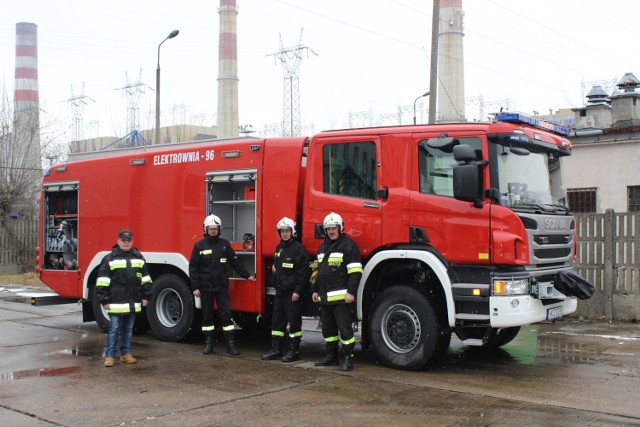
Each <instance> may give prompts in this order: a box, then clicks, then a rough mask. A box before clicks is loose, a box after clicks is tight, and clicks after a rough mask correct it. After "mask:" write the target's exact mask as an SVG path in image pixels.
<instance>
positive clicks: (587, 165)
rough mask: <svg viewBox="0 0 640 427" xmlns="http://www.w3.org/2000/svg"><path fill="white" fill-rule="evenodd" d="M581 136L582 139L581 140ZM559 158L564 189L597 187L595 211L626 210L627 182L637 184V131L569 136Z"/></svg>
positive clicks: (639, 160)
mask: <svg viewBox="0 0 640 427" xmlns="http://www.w3.org/2000/svg"><path fill="white" fill-rule="evenodd" d="M581 139H583V142H580V140H581ZM571 143H572V149H573V152H572V155H571V156H569V157H564V158H563V159H562V166H563V169H564V182H565V189H567V190H570V189H576V188H596V199H597V202H596V203H597V212H598V213H604V211H605V210H606V209H613V210H614V211H616V212H626V211H627V186H630V185H640V172H639V171H640V168H639V166H638V165H640V133H636V134H622V135H615V134H614V135H600V136H598V137H595V138H594V137H591V138H590V141H589V142H584V138H572V139H571Z"/></svg>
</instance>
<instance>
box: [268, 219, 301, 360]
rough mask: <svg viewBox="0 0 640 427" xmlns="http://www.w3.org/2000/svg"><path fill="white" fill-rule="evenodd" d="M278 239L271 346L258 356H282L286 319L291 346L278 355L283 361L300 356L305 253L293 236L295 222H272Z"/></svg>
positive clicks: (284, 220)
mask: <svg viewBox="0 0 640 427" xmlns="http://www.w3.org/2000/svg"><path fill="white" fill-rule="evenodd" d="M276 231H277V232H278V235H279V236H280V239H281V240H280V243H279V244H278V246H277V247H276V252H275V259H274V262H273V266H272V267H271V271H272V273H273V283H274V287H275V289H276V295H275V297H274V301H273V317H272V318H271V350H269V352H267V353H265V354H263V355H262V357H261V359H262V360H275V359H277V358H279V357H280V356H282V341H283V339H284V337H285V333H286V327H287V323H289V338H290V340H291V348H290V350H289V352H288V353H287V354H286V355H284V356H282V359H281V360H282V361H283V362H285V363H288V362H293V361H296V360H298V359H300V340H301V339H302V311H301V307H300V305H301V299H300V296H301V295H302V292H303V291H304V288H305V287H306V286H307V281H308V278H309V272H310V270H309V254H308V253H307V250H306V249H305V248H304V246H302V243H300V242H299V241H297V240H296V239H294V237H295V236H296V223H295V222H294V221H293V220H292V219H290V218H287V217H284V218H282V219H281V220H280V221H278V224H277V225H276Z"/></svg>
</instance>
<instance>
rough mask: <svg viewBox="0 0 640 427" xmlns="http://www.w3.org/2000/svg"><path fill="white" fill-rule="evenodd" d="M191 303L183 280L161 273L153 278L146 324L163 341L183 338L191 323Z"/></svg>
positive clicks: (189, 292)
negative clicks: (147, 323)
mask: <svg viewBox="0 0 640 427" xmlns="http://www.w3.org/2000/svg"><path fill="white" fill-rule="evenodd" d="M194 312H195V306H194V302H193V296H192V294H191V290H190V289H189V286H188V285H187V283H185V281H184V280H182V279H181V278H179V277H178V276H175V275H173V274H164V275H162V276H160V277H158V278H157V279H155V280H154V281H153V296H152V297H151V301H149V305H148V306H147V316H148V318H149V325H150V326H151V330H152V331H153V333H154V335H155V336H157V337H158V338H160V339H161V340H164V341H180V340H182V339H184V338H185V337H186V336H187V334H188V333H189V331H191V328H192V326H193V319H194Z"/></svg>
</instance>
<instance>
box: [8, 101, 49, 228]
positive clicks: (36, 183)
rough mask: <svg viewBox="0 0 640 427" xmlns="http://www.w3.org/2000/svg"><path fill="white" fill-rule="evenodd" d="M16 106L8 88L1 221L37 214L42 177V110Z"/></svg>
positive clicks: (32, 216)
mask: <svg viewBox="0 0 640 427" xmlns="http://www.w3.org/2000/svg"><path fill="white" fill-rule="evenodd" d="M14 113H15V112H14V111H13V109H12V103H11V102H10V100H9V97H8V96H7V92H6V90H3V91H2V105H1V107H0V154H1V156H0V221H2V222H4V221H5V220H6V219H8V218H11V217H20V218H35V217H36V216H37V212H38V192H39V188H40V182H41V180H42V154H41V153H42V149H41V146H40V119H39V116H40V112H39V111H19V112H18V114H14Z"/></svg>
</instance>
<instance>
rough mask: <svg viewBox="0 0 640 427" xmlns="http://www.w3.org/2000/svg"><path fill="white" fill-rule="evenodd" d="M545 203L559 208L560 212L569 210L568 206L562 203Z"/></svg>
mask: <svg viewBox="0 0 640 427" xmlns="http://www.w3.org/2000/svg"><path fill="white" fill-rule="evenodd" d="M545 205H547V206H551V207H553V208H556V210H559V211H562V212H569V208H568V207H566V206H565V205H563V204H562V203H545Z"/></svg>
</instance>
